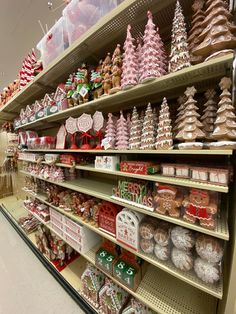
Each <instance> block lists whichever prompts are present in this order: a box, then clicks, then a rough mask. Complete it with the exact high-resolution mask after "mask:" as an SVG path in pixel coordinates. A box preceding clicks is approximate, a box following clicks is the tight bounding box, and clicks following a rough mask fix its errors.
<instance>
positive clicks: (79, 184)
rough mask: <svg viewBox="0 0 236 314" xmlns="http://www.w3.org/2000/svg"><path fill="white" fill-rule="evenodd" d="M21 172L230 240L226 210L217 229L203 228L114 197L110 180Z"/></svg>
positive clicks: (218, 220) (217, 223)
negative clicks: (60, 178) (49, 177)
mask: <svg viewBox="0 0 236 314" xmlns="http://www.w3.org/2000/svg"><path fill="white" fill-rule="evenodd" d="M21 172H22V173H24V174H25V175H29V176H32V177H35V178H38V179H41V180H44V181H47V182H49V183H52V184H56V185H58V186H62V187H64V188H67V189H70V190H73V191H77V192H81V193H84V194H87V195H91V196H94V197H97V198H100V199H102V200H105V201H109V202H111V203H114V204H117V205H120V206H123V207H127V208H130V209H133V210H135V211H137V212H140V213H143V214H146V215H149V216H152V217H155V218H158V219H161V220H165V221H168V222H170V223H173V224H176V225H179V226H183V227H185V228H188V229H192V230H195V231H199V232H201V233H205V234H208V235H211V236H213V237H216V238H219V239H223V240H226V241H227V240H229V230H228V222H227V212H226V211H224V212H222V215H221V217H220V218H218V219H217V222H216V229H215V230H210V229H206V228H203V227H201V226H199V225H196V224H189V223H188V222H186V221H184V220H182V219H178V218H174V217H170V216H166V215H161V214H158V213H156V212H151V211H148V210H145V209H142V208H140V207H137V206H133V205H130V204H127V203H125V202H124V201H119V200H116V199H114V198H112V194H111V193H112V187H113V185H112V184H111V183H109V182H101V181H99V180H98V179H96V180H93V179H84V178H80V179H77V180H73V181H68V182H60V183H59V182H53V181H51V180H46V179H43V178H41V177H39V176H36V175H31V174H30V173H28V172H26V171H21Z"/></svg>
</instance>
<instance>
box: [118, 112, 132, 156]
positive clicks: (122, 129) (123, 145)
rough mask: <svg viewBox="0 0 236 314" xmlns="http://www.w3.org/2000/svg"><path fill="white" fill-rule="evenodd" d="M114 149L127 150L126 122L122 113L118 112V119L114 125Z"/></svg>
mask: <svg viewBox="0 0 236 314" xmlns="http://www.w3.org/2000/svg"><path fill="white" fill-rule="evenodd" d="M116 129H117V131H116V149H118V150H125V149H128V148H129V136H128V127H127V121H126V119H125V118H124V115H123V112H122V111H120V118H119V119H118V120H117V125H116Z"/></svg>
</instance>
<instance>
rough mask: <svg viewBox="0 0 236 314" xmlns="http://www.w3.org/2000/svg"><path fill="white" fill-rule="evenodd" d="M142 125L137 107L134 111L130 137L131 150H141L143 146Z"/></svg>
mask: <svg viewBox="0 0 236 314" xmlns="http://www.w3.org/2000/svg"><path fill="white" fill-rule="evenodd" d="M141 133H142V123H141V121H140V119H139V115H138V112H137V109H136V107H134V109H133V113H132V118H131V128H130V137H129V149H139V148H140V145H141Z"/></svg>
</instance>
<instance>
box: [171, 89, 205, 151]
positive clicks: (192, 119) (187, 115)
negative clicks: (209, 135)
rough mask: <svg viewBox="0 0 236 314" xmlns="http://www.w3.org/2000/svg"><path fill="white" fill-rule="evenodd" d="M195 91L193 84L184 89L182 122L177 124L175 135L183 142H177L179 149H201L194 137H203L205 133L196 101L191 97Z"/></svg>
mask: <svg viewBox="0 0 236 314" xmlns="http://www.w3.org/2000/svg"><path fill="white" fill-rule="evenodd" d="M195 93H196V89H195V88H194V86H192V87H188V88H187V89H186V91H185V95H186V97H187V98H188V100H187V101H186V102H185V104H184V105H185V112H184V114H183V119H182V122H181V123H180V124H179V126H178V129H179V132H178V133H177V135H176V139H178V140H181V141H184V142H185V143H182V144H179V145H178V147H179V149H202V147H203V144H202V143H201V142H195V140H196V139H202V138H204V137H205V133H204V132H203V131H202V130H201V129H202V127H203V125H202V123H201V122H200V121H199V120H198V118H199V117H200V115H199V114H198V113H197V110H198V107H197V106H196V105H195V104H196V103H197V101H196V100H194V99H193V96H194V95H195Z"/></svg>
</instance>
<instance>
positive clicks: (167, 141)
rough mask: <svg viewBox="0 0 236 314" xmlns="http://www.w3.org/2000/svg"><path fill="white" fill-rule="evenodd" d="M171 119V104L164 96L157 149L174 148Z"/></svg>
mask: <svg viewBox="0 0 236 314" xmlns="http://www.w3.org/2000/svg"><path fill="white" fill-rule="evenodd" d="M171 129H172V127H171V119H170V112H169V106H168V103H167V100H166V98H165V97H164V98H163V102H162V105H161V110H160V115H159V123H158V128H157V137H156V144H155V146H156V149H172V148H173V139H172V132H171Z"/></svg>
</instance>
